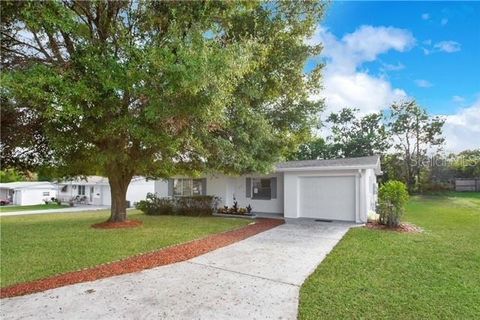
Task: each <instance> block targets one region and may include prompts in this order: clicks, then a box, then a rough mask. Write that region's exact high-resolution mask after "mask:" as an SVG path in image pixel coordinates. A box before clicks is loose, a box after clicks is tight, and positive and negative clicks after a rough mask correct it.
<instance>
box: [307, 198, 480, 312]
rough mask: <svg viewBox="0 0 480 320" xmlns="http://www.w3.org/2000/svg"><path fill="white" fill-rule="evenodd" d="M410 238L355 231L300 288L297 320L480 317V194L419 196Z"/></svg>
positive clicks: (409, 217)
mask: <svg viewBox="0 0 480 320" xmlns="http://www.w3.org/2000/svg"><path fill="white" fill-rule="evenodd" d="M404 220H405V221H408V222H411V223H414V224H416V225H418V226H420V227H422V228H424V229H425V232H424V233H422V234H405V233H397V232H388V231H381V230H371V229H365V228H354V229H351V230H350V231H349V232H348V233H347V235H346V236H345V238H344V239H343V240H342V241H341V242H340V243H339V244H338V245H337V247H336V248H335V249H334V250H333V251H332V253H331V254H330V255H328V257H327V258H326V259H325V261H324V262H323V263H322V264H321V265H320V266H319V267H318V268H317V270H316V271H315V272H314V273H313V274H312V275H311V276H310V278H309V279H307V281H306V282H305V283H304V284H303V286H302V289H301V293H300V306H299V318H300V319H480V194H479V193H451V194H448V195H444V196H423V197H414V198H412V200H411V201H410V203H409V204H408V207H407V214H406V216H405V218H404Z"/></svg>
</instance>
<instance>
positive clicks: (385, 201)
mask: <svg viewBox="0 0 480 320" xmlns="http://www.w3.org/2000/svg"><path fill="white" fill-rule="evenodd" d="M378 196H379V205H378V213H379V215H380V218H379V222H380V223H381V224H384V225H386V226H388V227H391V228H395V227H398V226H399V224H400V219H401V217H402V215H403V213H404V212H405V204H406V203H407V201H408V191H407V187H406V186H405V184H404V183H403V182H400V181H394V180H392V181H388V182H387V183H385V184H384V185H382V186H381V187H380V189H379V195H378Z"/></svg>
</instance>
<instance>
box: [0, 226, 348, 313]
mask: <svg viewBox="0 0 480 320" xmlns="http://www.w3.org/2000/svg"><path fill="white" fill-rule="evenodd" d="M351 226H352V225H349V224H341V223H325V222H313V221H310V222H300V223H287V224H284V225H281V226H279V227H276V228H274V229H271V230H268V231H266V232H263V233H260V234H258V235H256V236H253V237H251V238H248V239H246V240H243V241H240V242H237V243H235V244H232V245H229V246H227V247H224V248H221V249H218V250H215V251H212V252H210V253H207V254H205V255H203V256H199V257H197V258H194V259H191V260H188V261H186V262H180V263H176V264H172V265H168V266H162V267H158V268H154V269H149V270H144V271H142V272H138V273H132V274H127V275H121V276H116V277H111V278H107V279H102V280H97V281H92V282H86V283H81V284H76V285H71V286H66V287H62V288H57V289H52V290H48V291H45V292H42V293H37V294H32V295H28V296H22V297H16V298H9V299H3V300H1V311H0V315H1V318H2V319H4V320H6V319H152V318H157V319H222V320H225V319H296V317H297V307H298V295H299V289H300V286H301V284H302V283H303V281H304V280H305V279H306V278H307V277H308V275H309V274H310V273H312V272H313V271H314V270H315V268H316V267H317V266H318V264H319V263H320V262H321V261H322V260H323V259H324V257H325V256H326V255H327V254H328V252H330V250H331V249H332V248H333V247H334V246H335V245H336V244H337V242H338V241H339V240H340V239H341V238H342V237H343V235H344V234H345V233H346V232H347V231H348V229H349V228H350V227H351Z"/></svg>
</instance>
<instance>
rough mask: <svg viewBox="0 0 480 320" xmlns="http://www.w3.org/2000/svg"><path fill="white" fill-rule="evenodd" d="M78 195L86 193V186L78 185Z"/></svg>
mask: <svg viewBox="0 0 480 320" xmlns="http://www.w3.org/2000/svg"><path fill="white" fill-rule="evenodd" d="M78 195H80V196H84V195H85V186H78Z"/></svg>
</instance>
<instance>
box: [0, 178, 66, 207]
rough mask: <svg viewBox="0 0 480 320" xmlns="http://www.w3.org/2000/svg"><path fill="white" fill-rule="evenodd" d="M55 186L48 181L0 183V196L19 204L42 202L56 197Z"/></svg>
mask: <svg viewBox="0 0 480 320" xmlns="http://www.w3.org/2000/svg"><path fill="white" fill-rule="evenodd" d="M56 196H57V187H56V185H55V184H53V183H51V182H48V181H18V182H8V183H0V198H1V199H8V200H9V201H10V203H11V204H13V205H19V206H27V205H35V204H43V203H44V200H50V199H51V198H56Z"/></svg>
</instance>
